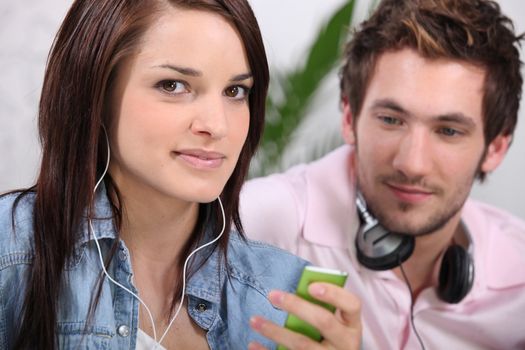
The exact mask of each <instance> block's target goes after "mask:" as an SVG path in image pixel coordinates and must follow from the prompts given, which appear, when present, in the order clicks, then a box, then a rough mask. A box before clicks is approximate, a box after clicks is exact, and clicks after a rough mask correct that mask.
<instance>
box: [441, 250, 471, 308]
mask: <svg viewBox="0 0 525 350" xmlns="http://www.w3.org/2000/svg"><path fill="white" fill-rule="evenodd" d="M473 282H474V265H473V263H472V259H471V258H470V255H469V253H468V252H467V251H466V250H465V249H464V248H463V247H462V246H459V245H452V246H450V247H449V248H448V249H447V251H446V252H445V255H444V256H443V261H442V262H441V268H440V270H439V286H438V288H437V293H438V296H439V298H440V299H441V300H443V301H445V302H447V303H451V304H457V303H459V302H460V301H461V300H463V298H464V297H465V296H466V295H467V294H468V292H469V291H470V289H471V288H472V284H473Z"/></svg>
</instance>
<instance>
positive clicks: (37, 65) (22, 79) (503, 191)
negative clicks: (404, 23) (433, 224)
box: [0, 0, 525, 219]
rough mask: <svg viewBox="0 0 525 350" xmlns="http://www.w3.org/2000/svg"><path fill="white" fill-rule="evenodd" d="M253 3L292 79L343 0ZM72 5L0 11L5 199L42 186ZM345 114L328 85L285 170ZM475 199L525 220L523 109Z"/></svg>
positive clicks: (38, 4) (516, 8) (30, 3)
mask: <svg viewBox="0 0 525 350" xmlns="http://www.w3.org/2000/svg"><path fill="white" fill-rule="evenodd" d="M250 2H251V4H252V6H253V8H254V11H255V13H256V15H257V17H258V20H259V24H260V26H261V30H262V32H263V36H264V39H265V44H266V48H267V53H268V56H269V60H270V66H271V69H274V70H279V71H286V70H287V69H289V68H290V67H293V66H294V65H296V64H300V62H301V59H302V58H303V57H304V52H305V50H306V49H307V47H308V44H309V42H310V41H311V40H312V38H313V37H314V35H315V33H316V30H317V29H318V28H319V26H320V25H321V23H322V22H323V21H324V20H325V19H326V18H327V17H328V16H330V14H331V13H332V12H333V11H334V10H335V9H336V8H337V7H338V6H340V5H341V4H342V3H343V0H323V1H319V0H250ZM369 2H370V1H369V0H361V1H360V2H359V3H358V8H357V13H356V16H357V18H360V19H362V18H364V17H365V16H366V13H367V11H368V6H369ZM70 3H71V0H39V1H34V0H17V1H2V2H1V3H0V192H3V191H6V190H9V189H13V188H19V187H24V186H28V185H30V184H32V183H33V182H34V180H35V178H36V173H37V169H38V162H39V159H40V150H39V145H38V139H37V132H36V116H37V107H38V98H39V94H40V88H41V85H42V77H43V72H44V66H45V61H46V57H47V52H48V50H49V47H50V45H51V42H52V40H53V36H54V34H55V32H56V30H57V29H58V26H59V24H60V21H61V19H62V18H63V16H64V15H65V13H66V11H67V8H68V6H69V4H70ZM499 3H500V4H501V6H502V8H503V11H504V12H505V13H506V14H508V15H509V16H510V17H511V18H512V19H513V20H514V23H515V25H516V29H517V31H518V32H523V31H525V2H523V1H522V0H500V1H499ZM522 57H525V50H523V49H522ZM522 105H525V102H522ZM339 114H340V112H339V110H338V86H337V79H336V76H335V73H334V74H333V75H332V77H331V78H330V79H328V80H327V81H326V82H325V84H323V87H322V89H321V92H320V94H319V96H318V98H317V103H316V104H315V106H314V107H313V108H312V109H311V112H310V118H309V123H308V125H307V126H306V127H304V128H301V129H300V130H299V131H298V133H297V138H296V139H295V140H294V143H293V144H294V145H295V147H294V149H293V150H292V151H290V152H288V154H287V155H286V160H287V162H289V163H290V164H291V163H295V162H298V161H300V160H301V159H302V157H303V156H304V153H308V152H307V151H306V150H307V149H308V146H309V145H311V144H312V143H313V140H317V139H322V138H323V137H324V138H326V137H332V136H331V135H338V133H339V132H338V129H339V124H340V116H339ZM319 130H323V132H319ZM327 135H329V136H327ZM472 195H473V197H475V198H478V199H481V200H484V201H486V202H489V203H493V204H495V205H498V206H500V207H503V208H505V209H508V210H509V211H511V212H513V213H514V214H516V215H518V216H520V217H521V218H524V219H525V107H522V108H521V111H520V122H519V123H518V129H517V131H516V134H515V140H514V143H513V145H512V147H511V149H510V151H509V154H508V156H507V158H506V160H505V161H504V163H503V164H502V166H501V167H500V168H499V169H498V170H497V171H496V172H495V173H494V174H491V175H490V176H489V178H488V181H486V182H485V183H484V184H483V185H477V186H475V188H474V190H473V194H472Z"/></svg>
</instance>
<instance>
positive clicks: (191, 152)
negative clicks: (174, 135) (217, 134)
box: [173, 149, 226, 170]
mask: <svg viewBox="0 0 525 350" xmlns="http://www.w3.org/2000/svg"><path fill="white" fill-rule="evenodd" d="M173 153H174V154H175V156H176V157H177V158H179V159H181V160H183V161H184V162H186V163H187V164H189V165H190V166H191V167H193V168H197V169H203V170H206V169H216V168H218V167H220V166H221V165H222V163H223V161H224V159H225V158H226V156H225V155H224V154H222V153H219V152H214V151H206V150H201V149H184V150H177V151H174V152H173Z"/></svg>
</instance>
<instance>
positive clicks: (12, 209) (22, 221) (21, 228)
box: [0, 192, 34, 260]
mask: <svg viewBox="0 0 525 350" xmlns="http://www.w3.org/2000/svg"><path fill="white" fill-rule="evenodd" d="M33 206H34V193H32V192H27V193H25V194H21V193H20V192H15V193H9V194H5V195H2V196H0V257H2V258H3V259H4V260H5V258H6V256H11V257H13V256H14V255H17V254H18V255H20V256H26V255H27V253H29V252H30V250H31V247H32V241H31V240H32V232H33Z"/></svg>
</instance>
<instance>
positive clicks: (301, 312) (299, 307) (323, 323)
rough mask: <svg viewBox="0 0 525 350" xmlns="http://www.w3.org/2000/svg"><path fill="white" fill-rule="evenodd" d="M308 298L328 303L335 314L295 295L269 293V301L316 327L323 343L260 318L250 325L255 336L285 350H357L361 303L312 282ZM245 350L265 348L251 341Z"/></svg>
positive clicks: (339, 290) (335, 288) (334, 288)
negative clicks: (258, 335)
mask: <svg viewBox="0 0 525 350" xmlns="http://www.w3.org/2000/svg"><path fill="white" fill-rule="evenodd" d="M308 292H309V293H310V295H311V296H312V297H314V298H316V299H319V300H321V301H324V302H326V303H328V304H332V305H334V306H335V307H336V309H337V310H336V312H335V313H332V312H330V311H329V310H326V309H325V308H323V307H321V306H319V305H316V304H313V303H310V302H308V301H306V300H304V299H302V298H300V297H298V296H296V295H295V294H290V293H285V292H282V291H271V292H270V294H269V295H268V298H269V299H270V302H271V303H272V304H273V305H274V306H276V307H278V308H279V309H282V310H284V311H287V312H288V313H291V314H294V315H295V316H297V317H299V318H300V319H302V320H304V321H306V322H308V323H310V324H311V325H312V326H314V327H315V328H317V329H318V330H319V332H320V333H321V335H322V336H323V338H324V339H323V340H322V341H321V342H320V343H318V342H316V341H314V340H312V339H310V338H309V337H307V336H305V335H302V334H299V333H296V332H293V331H291V330H289V329H286V328H284V327H281V326H278V325H276V324H274V323H273V322H270V321H268V320H266V319H264V318H262V317H259V316H254V317H252V319H251V320H250V326H251V327H252V328H253V329H254V330H255V331H256V332H258V333H260V334H262V335H263V336H265V337H267V338H269V339H271V340H273V341H274V342H276V343H277V344H282V345H284V346H286V347H287V348H288V349H290V350H293V349H301V350H303V349H306V350H309V349H312V350H313V349H319V350H320V349H341V350H357V349H360V344H361V327H362V326H361V302H360V301H359V299H358V298H357V297H356V296H355V295H353V294H352V293H350V292H349V291H347V290H345V289H343V288H341V287H338V286H336V285H333V284H330V283H321V282H317V283H312V284H311V285H310V286H309V287H308ZM248 349H249V350H262V349H265V348H264V347H263V346H262V345H260V344H258V343H256V342H252V343H250V345H249V346H248Z"/></svg>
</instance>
